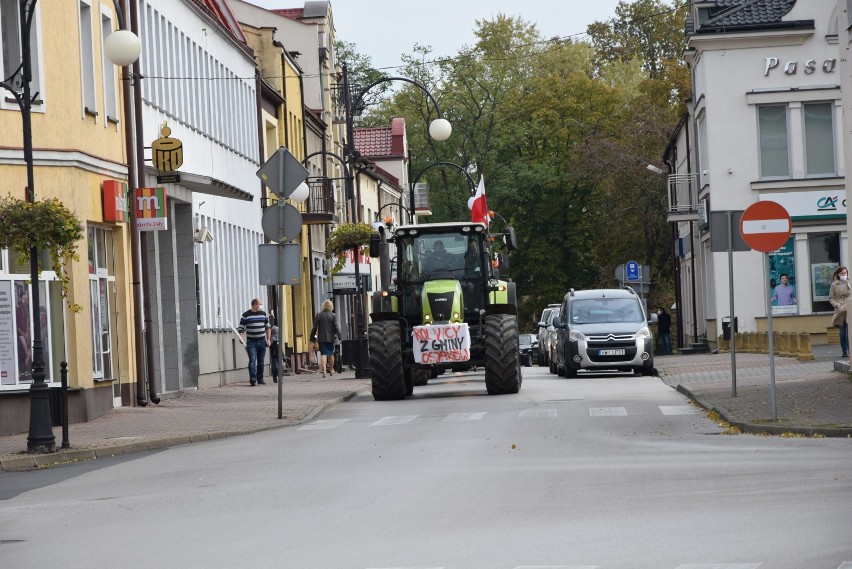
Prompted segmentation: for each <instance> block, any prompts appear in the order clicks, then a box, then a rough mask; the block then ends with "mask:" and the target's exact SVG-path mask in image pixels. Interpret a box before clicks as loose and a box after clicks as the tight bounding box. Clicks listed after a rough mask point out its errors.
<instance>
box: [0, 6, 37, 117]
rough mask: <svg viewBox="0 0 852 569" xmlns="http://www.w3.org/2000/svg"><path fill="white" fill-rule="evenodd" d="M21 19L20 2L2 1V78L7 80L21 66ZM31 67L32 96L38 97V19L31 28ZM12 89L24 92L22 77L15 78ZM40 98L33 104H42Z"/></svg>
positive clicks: (0, 36) (0, 33) (34, 20)
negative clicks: (19, 12)
mask: <svg viewBox="0 0 852 569" xmlns="http://www.w3.org/2000/svg"><path fill="white" fill-rule="evenodd" d="M20 24H21V19H20V17H19V16H18V0H0V50H2V52H3V53H2V58H0V78H7V77H9V76H10V75H12V73H14V71H15V70H16V69H17V68H18V66H19V65H21V58H22V54H21V28H20ZM30 66H31V68H32V79H31V80H30V94H31V95H33V96H36V95H37V94H39V93H40V92H41V85H40V83H39V76H40V73H39V65H38V18H37V17H34V18H33V23H32V26H31V28H30ZM12 87H13V88H14V89H15V90H16V91H18V92H21V91H22V90H23V84H22V76H21V74H18V75H16V76H15V81H14V83H13V84H12ZM40 98H41V97H40V96H37V97H36V100H34V101H33V104H39V103H40V102H41V100H40Z"/></svg>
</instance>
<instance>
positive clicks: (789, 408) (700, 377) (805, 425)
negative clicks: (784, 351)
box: [654, 346, 852, 437]
mask: <svg viewBox="0 0 852 569" xmlns="http://www.w3.org/2000/svg"><path fill="white" fill-rule="evenodd" d="M835 351H837V349H836V347H831V346H819V347H815V349H814V355H815V356H816V359H815V360H813V361H798V360H796V359H795V358H786V357H775V358H774V362H775V409H776V417H777V420H774V421H773V420H772V389H771V381H770V369H769V355H768V354H746V353H738V354H736V358H735V359H736V370H737V374H736V376H737V378H736V395H737V396H736V397H734V396H733V382H732V374H731V354H730V353H718V354H696V355H689V356H662V357H661V356H658V357H656V358H655V360H654V363H655V365H656V367H657V370H658V371H659V372H660V377H661V379H662V380H663V382H665V383H666V384H667V385H670V386H671V387H673V388H675V389H677V390H678V391H681V392H683V393H685V394H686V395H688V396H689V397H690V398H692V399H693V400H695V401H696V402H697V403H699V404H700V405H701V406H702V407H704V408H706V409H708V410H712V411H716V412H718V413H719V414H720V415H721V416H722V418H724V419H725V420H726V421H728V422H729V423H731V424H732V425H733V426H736V427H739V428H740V429H741V430H742V431H744V432H748V433H768V434H784V433H795V434H802V435H823V436H832V437H852V381H850V376H849V362H848V361H837V360H838V359H839V358H837V357H835V356H839V354H834V353H833V352H835Z"/></svg>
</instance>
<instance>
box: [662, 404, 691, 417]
mask: <svg viewBox="0 0 852 569" xmlns="http://www.w3.org/2000/svg"><path fill="white" fill-rule="evenodd" d="M660 411H662V412H663V415H696V414H698V410H697V409H696V408H695V407H693V406H692V405H660Z"/></svg>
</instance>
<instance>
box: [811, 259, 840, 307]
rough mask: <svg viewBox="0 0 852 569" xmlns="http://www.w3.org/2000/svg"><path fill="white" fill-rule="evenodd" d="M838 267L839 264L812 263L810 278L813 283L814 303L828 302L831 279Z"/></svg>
mask: <svg viewBox="0 0 852 569" xmlns="http://www.w3.org/2000/svg"><path fill="white" fill-rule="evenodd" d="M839 266H840V264H839V263H814V264H812V265H811V277H812V282H813V283H814V302H828V293H829V290H830V289H831V277H832V275H834V271H836V270H837V267H839Z"/></svg>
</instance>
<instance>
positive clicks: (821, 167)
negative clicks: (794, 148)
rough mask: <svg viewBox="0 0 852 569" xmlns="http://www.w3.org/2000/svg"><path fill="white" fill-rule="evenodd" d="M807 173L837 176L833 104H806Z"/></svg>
mask: <svg viewBox="0 0 852 569" xmlns="http://www.w3.org/2000/svg"><path fill="white" fill-rule="evenodd" d="M803 107H804V123H805V172H806V174H807V175H808V176H826V175H834V174H836V172H837V171H836V169H835V164H834V111H833V109H832V107H833V104H832V103H805V104H804V105H803Z"/></svg>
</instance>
